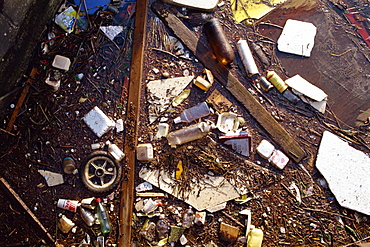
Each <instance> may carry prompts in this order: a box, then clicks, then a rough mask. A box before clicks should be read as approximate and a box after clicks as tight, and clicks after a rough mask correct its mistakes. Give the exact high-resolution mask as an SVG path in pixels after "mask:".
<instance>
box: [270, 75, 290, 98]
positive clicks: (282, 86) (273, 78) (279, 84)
mask: <svg viewBox="0 0 370 247" xmlns="http://www.w3.org/2000/svg"><path fill="white" fill-rule="evenodd" d="M266 77H267V80H269V81H270V82H271V83H272V85H274V86H275V87H276V89H277V90H278V91H279V92H280V93H282V92H284V91H285V90H286V89H287V88H288V85H287V84H286V83H285V82H284V81H283V79H281V78H280V76H279V75H278V74H276V72H275V71H267V75H266Z"/></svg>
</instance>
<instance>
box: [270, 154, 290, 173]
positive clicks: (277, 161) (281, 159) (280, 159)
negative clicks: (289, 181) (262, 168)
mask: <svg viewBox="0 0 370 247" xmlns="http://www.w3.org/2000/svg"><path fill="white" fill-rule="evenodd" d="M269 162H270V163H271V164H272V165H274V166H275V167H276V168H278V169H280V170H283V169H284V167H285V166H286V165H287V164H288V162H289V158H288V157H287V156H286V155H285V154H284V153H283V152H281V151H280V150H277V149H275V150H274V152H273V153H272V155H271V157H270V158H269Z"/></svg>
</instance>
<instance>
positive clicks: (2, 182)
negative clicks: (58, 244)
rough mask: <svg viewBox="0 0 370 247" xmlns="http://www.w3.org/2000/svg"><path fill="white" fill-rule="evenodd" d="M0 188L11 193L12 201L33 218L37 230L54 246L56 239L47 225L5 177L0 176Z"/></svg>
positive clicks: (28, 216) (32, 221) (8, 193)
mask: <svg viewBox="0 0 370 247" xmlns="http://www.w3.org/2000/svg"><path fill="white" fill-rule="evenodd" d="M0 188H1V189H3V191H4V192H5V193H6V194H7V195H9V197H10V199H11V202H13V203H14V204H15V205H16V206H17V207H19V208H20V209H22V210H23V211H24V212H25V213H26V217H27V218H29V219H30V220H31V223H32V224H33V225H34V226H35V227H36V230H37V231H38V232H40V233H41V234H42V235H43V237H42V238H43V239H44V240H45V242H46V243H47V244H48V245H50V246H54V245H55V243H54V242H55V241H54V239H53V237H52V236H51V235H50V233H48V231H47V230H46V229H45V227H44V226H43V225H42V224H41V222H40V221H39V220H38V219H37V217H36V216H35V215H34V214H33V213H32V211H31V210H30V209H29V208H28V207H27V205H26V204H25V203H24V202H23V200H22V199H21V198H20V197H19V195H18V194H17V193H16V192H15V191H14V190H13V189H12V188H11V187H10V185H9V184H8V182H7V181H6V180H5V179H4V178H0Z"/></svg>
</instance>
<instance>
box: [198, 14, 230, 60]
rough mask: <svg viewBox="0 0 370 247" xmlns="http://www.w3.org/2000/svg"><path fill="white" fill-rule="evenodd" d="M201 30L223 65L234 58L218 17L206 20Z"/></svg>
mask: <svg viewBox="0 0 370 247" xmlns="http://www.w3.org/2000/svg"><path fill="white" fill-rule="evenodd" d="M203 30H204V32H205V34H206V36H207V38H208V41H209V43H210V44H211V47H212V49H213V51H214V53H215V55H216V58H217V60H218V61H219V62H220V63H222V64H223V65H227V64H229V63H231V62H232V61H233V60H234V58H235V55H234V51H233V49H232V47H231V45H230V43H229V41H228V39H227V37H226V35H225V32H224V30H223V29H222V27H221V24H220V22H219V20H218V19H216V18H213V19H211V20H209V21H208V22H206V23H205V24H204V26H203Z"/></svg>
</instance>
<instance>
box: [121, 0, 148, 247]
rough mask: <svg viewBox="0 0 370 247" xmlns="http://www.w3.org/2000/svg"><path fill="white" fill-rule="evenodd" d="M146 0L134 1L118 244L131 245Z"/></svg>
mask: <svg viewBox="0 0 370 247" xmlns="http://www.w3.org/2000/svg"><path fill="white" fill-rule="evenodd" d="M148 6H149V5H148V0H137V3H136V16H135V30H134V41H133V46H132V60H131V68H130V83H129V90H128V109H127V124H126V135H125V144H124V153H125V154H126V161H127V166H128V169H129V170H128V174H127V175H128V177H127V179H124V180H123V181H122V185H121V191H122V194H121V206H120V219H119V236H118V246H119V247H127V246H131V224H132V213H133V204H134V202H135V197H134V182H135V163H136V152H135V151H136V146H137V136H138V123H139V116H140V96H141V85H142V78H143V76H142V68H143V55H144V47H145V44H146V21H147V13H148Z"/></svg>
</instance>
